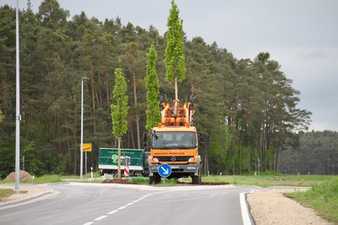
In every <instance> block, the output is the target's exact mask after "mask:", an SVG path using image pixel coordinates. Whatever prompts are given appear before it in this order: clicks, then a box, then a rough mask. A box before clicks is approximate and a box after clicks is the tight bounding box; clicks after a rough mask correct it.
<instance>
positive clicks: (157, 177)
mask: <svg viewBox="0 0 338 225" xmlns="http://www.w3.org/2000/svg"><path fill="white" fill-rule="evenodd" d="M154 183H155V184H159V183H161V177H160V175H158V174H156V175H154Z"/></svg>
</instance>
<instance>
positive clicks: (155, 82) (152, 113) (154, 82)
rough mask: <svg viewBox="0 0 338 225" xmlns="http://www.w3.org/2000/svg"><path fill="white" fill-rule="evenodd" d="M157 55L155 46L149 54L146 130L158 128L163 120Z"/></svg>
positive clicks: (152, 46)
mask: <svg viewBox="0 0 338 225" xmlns="http://www.w3.org/2000/svg"><path fill="white" fill-rule="evenodd" d="M156 64H157V53H156V49H155V46H154V45H151V47H150V48H149V50H148V54H147V75H146V77H145V82H146V85H145V86H146V89H147V111H146V116H147V121H146V129H147V130H150V129H151V128H153V127H154V126H156V125H157V124H158V123H159V122H160V119H161V112H160V97H159V95H160V90H159V89H160V82H159V79H158V76H157V69H156Z"/></svg>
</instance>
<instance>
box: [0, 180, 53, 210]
mask: <svg viewBox="0 0 338 225" xmlns="http://www.w3.org/2000/svg"><path fill="white" fill-rule="evenodd" d="M0 188H1V189H8V188H10V189H13V185H7V184H6V185H0ZM53 193H56V192H55V191H54V190H53V189H52V188H51V187H50V186H48V185H47V184H36V185H21V188H20V191H19V192H17V193H14V194H12V195H10V196H9V197H7V198H4V199H1V201H0V210H1V209H3V208H8V206H14V205H17V204H21V203H25V202H28V201H31V200H36V199H38V198H40V197H43V196H46V195H49V194H53Z"/></svg>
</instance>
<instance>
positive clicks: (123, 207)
mask: <svg viewBox="0 0 338 225" xmlns="http://www.w3.org/2000/svg"><path fill="white" fill-rule="evenodd" d="M125 208H127V206H126V205H124V206H121V207H120V208H118V210H122V209H125Z"/></svg>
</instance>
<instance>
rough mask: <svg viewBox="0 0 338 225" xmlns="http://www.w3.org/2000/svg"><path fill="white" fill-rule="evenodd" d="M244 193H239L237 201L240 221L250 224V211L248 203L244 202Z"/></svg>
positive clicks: (245, 224) (244, 224) (246, 224)
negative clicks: (239, 206)
mask: <svg viewBox="0 0 338 225" xmlns="http://www.w3.org/2000/svg"><path fill="white" fill-rule="evenodd" d="M245 195H246V193H245V192H242V193H240V194H239V201H240V204H241V214H242V221H243V225H252V223H251V219H250V212H249V208H248V204H247V202H246V197H245Z"/></svg>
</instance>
